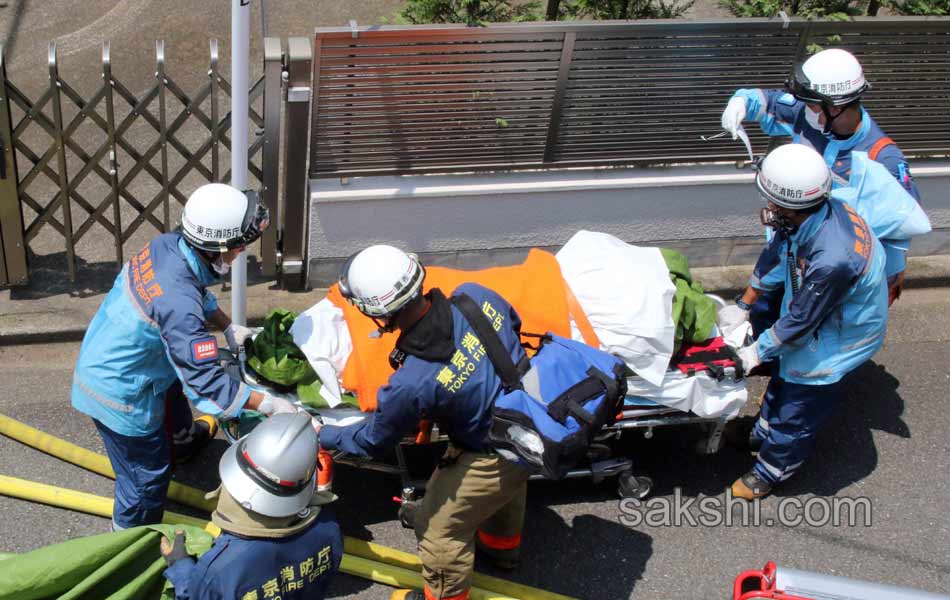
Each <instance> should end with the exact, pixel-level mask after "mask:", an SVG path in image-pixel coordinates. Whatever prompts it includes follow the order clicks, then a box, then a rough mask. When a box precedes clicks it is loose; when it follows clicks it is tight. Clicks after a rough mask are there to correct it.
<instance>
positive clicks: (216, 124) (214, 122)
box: [208, 39, 221, 183]
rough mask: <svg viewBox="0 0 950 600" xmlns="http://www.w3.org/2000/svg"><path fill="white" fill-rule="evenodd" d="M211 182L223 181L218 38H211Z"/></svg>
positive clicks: (209, 71)
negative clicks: (219, 154)
mask: <svg viewBox="0 0 950 600" xmlns="http://www.w3.org/2000/svg"><path fill="white" fill-rule="evenodd" d="M208 76H209V77H210V78H211V182H212V183H218V182H219V181H221V171H220V169H221V165H220V164H219V163H220V159H219V157H218V153H219V152H220V144H221V114H220V113H219V112H218V93H219V91H220V90H221V76H220V74H219V73H218V40H217V39H212V40H211V68H210V69H208Z"/></svg>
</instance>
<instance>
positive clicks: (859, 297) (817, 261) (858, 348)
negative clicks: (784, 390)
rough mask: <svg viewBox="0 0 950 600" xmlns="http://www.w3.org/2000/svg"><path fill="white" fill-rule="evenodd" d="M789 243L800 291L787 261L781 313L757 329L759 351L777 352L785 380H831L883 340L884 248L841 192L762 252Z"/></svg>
mask: <svg viewBox="0 0 950 600" xmlns="http://www.w3.org/2000/svg"><path fill="white" fill-rule="evenodd" d="M787 244H791V250H792V252H793V256H794V257H795V258H796V259H797V260H796V266H795V269H796V275H797V277H798V280H799V285H798V291H797V292H795V291H793V286H792V282H791V270H790V269H785V271H786V276H785V292H784V297H783V298H782V308H781V313H780V317H779V319H778V321H776V322H775V324H774V325H773V326H772V327H771V328H769V329H768V330H766V331H765V332H764V333H762V335H760V336H759V339H758V345H759V356H760V357H761V358H762V359H763V360H768V359H770V358H776V357H778V358H780V359H781V360H780V361H779V369H780V374H781V376H782V378H784V379H785V380H786V381H791V382H793V383H800V384H806V385H807V384H811V385H822V384H829V383H834V382H836V381H838V380H840V379H841V378H842V377H844V376H845V375H846V374H847V373H848V372H850V371H851V370H853V369H854V368H856V367H857V366H859V365H860V364H862V363H863V362H865V361H866V360H868V359H870V358H871V357H872V356H873V355H874V353H875V352H877V350H878V349H879V348H880V347H881V344H883V343H884V336H885V333H886V330H887V286H886V285H885V278H884V252H883V248H882V246H881V243H880V242H879V241H878V240H877V238H876V237H875V236H874V234H873V233H872V232H871V229H870V227H868V225H867V223H865V221H864V219H862V218H861V217H860V216H859V215H858V214H857V213H856V212H855V211H854V209H852V208H851V207H850V206H848V205H847V204H845V203H843V202H839V201H837V200H829V201H828V202H826V203H825V204H824V205H823V206H822V207H821V208H820V209H819V210H818V211H817V212H816V213H814V214H812V215H811V216H809V217H808V219H807V220H806V221H805V222H804V223H803V224H802V225H801V227H799V229H798V231H797V232H796V233H795V234H793V235H791V236H787V237H786V236H780V235H776V236H774V237H773V238H772V240H771V241H770V242H769V245H768V246H767V247H766V248H765V250H764V251H763V252H762V257H760V260H762V259H764V260H772V258H773V257H774V255H776V254H784V253H785V252H786V248H787Z"/></svg>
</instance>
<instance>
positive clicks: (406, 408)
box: [320, 283, 525, 456]
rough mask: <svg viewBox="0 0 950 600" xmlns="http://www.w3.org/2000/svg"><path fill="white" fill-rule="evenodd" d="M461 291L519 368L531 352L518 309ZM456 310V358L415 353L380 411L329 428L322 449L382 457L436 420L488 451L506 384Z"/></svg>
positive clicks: (481, 290)
mask: <svg viewBox="0 0 950 600" xmlns="http://www.w3.org/2000/svg"><path fill="white" fill-rule="evenodd" d="M456 293H457V294H460V293H465V294H468V296H470V297H471V298H472V300H474V301H475V304H477V305H478V306H479V307H481V309H482V312H484V313H485V314H486V315H487V316H488V318H489V319H490V320H491V321H492V323H493V326H494V328H495V330H496V331H497V332H498V335H499V337H501V341H502V343H503V344H504V345H505V348H507V349H508V351H509V352H510V353H511V358H512V360H513V361H514V362H515V364H517V363H518V361H520V360H521V359H522V357H524V355H525V354H524V349H523V348H522V347H521V339H520V330H521V318H520V317H519V316H518V313H516V312H515V309H514V308H512V306H511V305H510V304H508V302H507V301H506V300H504V299H503V298H502V297H501V296H499V295H498V294H496V293H495V292H493V291H491V290H489V289H488V288H485V287H483V286H480V285H477V284H474V283H466V284H463V285H461V286H459V287H458V289H457V290H456ZM451 311H452V337H453V340H454V344H455V353H454V354H453V355H452V357H451V359H449V360H447V361H442V362H439V361H428V360H424V359H421V358H419V357H417V356H412V355H409V356H408V357H407V358H406V360H405V362H404V363H403V365H402V367H400V368H399V370H397V371H396V372H395V373H393V374H392V376H391V377H390V378H389V382H388V383H387V385H385V386H383V387H382V388H380V390H379V394H378V395H377V408H376V412H375V413H373V414H372V415H370V416H369V418H367V419H366V420H365V421H363V422H361V423H357V424H354V425H350V426H346V427H335V426H329V425H327V426H325V427H323V428H322V429H321V430H320V444H321V446H322V447H324V448H327V449H340V450H343V451H344V452H347V453H349V454H357V455H363V456H378V455H380V454H383V453H385V452H387V451H390V450H391V449H392V447H393V445H394V444H395V443H396V442H397V441H398V440H399V439H400V438H402V437H403V436H404V435H406V434H407V433H409V432H410V431H411V430H412V428H413V427H414V426H415V425H416V424H417V423H418V422H419V420H420V419H431V420H434V421H435V422H436V423H438V425H439V430H440V431H442V432H443V433H445V434H447V435H448V436H449V438H450V439H451V440H452V442H453V443H454V444H455V445H457V446H459V447H460V448H464V449H467V450H472V451H476V452H483V451H485V450H486V449H487V446H486V440H487V437H488V430H489V427H490V426H491V409H492V404H493V403H494V401H495V398H496V397H497V396H498V393H499V392H500V390H501V380H500V379H499V378H498V375H497V374H496V373H495V368H494V367H493V366H492V364H491V361H490V360H489V359H488V356H487V355H486V354H485V347H484V346H483V345H482V343H481V342H480V341H479V339H478V337H477V336H476V335H475V332H474V331H473V330H472V328H471V327H470V326H469V324H468V322H467V321H466V320H465V317H464V316H463V315H462V313H461V312H460V311H459V310H458V309H457V308H456V307H455V306H454V305H453V306H451Z"/></svg>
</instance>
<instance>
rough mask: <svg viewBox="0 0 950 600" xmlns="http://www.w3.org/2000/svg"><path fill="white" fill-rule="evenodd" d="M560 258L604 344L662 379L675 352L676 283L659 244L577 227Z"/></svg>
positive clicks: (649, 377)
mask: <svg viewBox="0 0 950 600" xmlns="http://www.w3.org/2000/svg"><path fill="white" fill-rule="evenodd" d="M557 261H558V264H560V266H561V274H562V275H563V276H564V280H565V281H566V282H567V284H568V285H569V286H571V290H572V291H573V292H574V296H575V297H576V298H577V301H578V303H579V304H580V305H581V308H582V309H583V310H584V313H586V315H587V320H588V321H590V324H591V327H593V329H594V333H596V334H597V337H598V338H599V339H600V343H601V348H602V349H604V350H606V351H607V352H610V353H611V354H615V355H617V356H619V357H620V358H622V359H623V360H624V362H626V363H627V365H629V366H630V368H631V369H633V371H634V372H635V373H636V374H637V375H639V376H640V377H642V378H643V379H645V380H646V381H648V382H650V383H651V384H653V385H660V383H661V382H662V381H663V378H664V376H665V374H666V368H667V366H668V365H669V364H670V357H671V356H672V354H673V338H674V335H675V333H676V327H675V325H674V323H673V296H674V295H675V293H676V286H674V285H673V282H672V281H671V280H670V271H669V269H668V268H667V266H666V261H665V260H663V255H662V254H661V253H660V250H659V248H641V247H638V246H633V245H630V244H627V243H626V242H623V241H622V240H619V239H617V238H615V237H614V236H612V235H609V234H606V233H597V232H593V231H578V232H577V233H576V234H574V236H573V237H572V238H571V239H570V240H568V242H567V243H566V244H565V245H564V247H563V248H561V250H560V251H559V252H558V253H557ZM571 330H572V331H571V333H572V337H573V338H574V339H575V340H581V341H583V339H582V337H581V335H580V331H579V330H577V329H576V326H573V324H572V327H571Z"/></svg>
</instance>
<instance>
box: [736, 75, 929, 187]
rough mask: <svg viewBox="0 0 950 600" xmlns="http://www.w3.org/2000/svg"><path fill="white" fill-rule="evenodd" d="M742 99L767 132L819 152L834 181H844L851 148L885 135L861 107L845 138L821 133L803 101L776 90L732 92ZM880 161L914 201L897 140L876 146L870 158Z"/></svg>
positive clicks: (867, 146)
mask: <svg viewBox="0 0 950 600" xmlns="http://www.w3.org/2000/svg"><path fill="white" fill-rule="evenodd" d="M734 95H735V96H739V97H741V98H743V99H745V102H746V118H748V119H752V120H754V121H757V122H758V123H759V126H760V127H761V128H762V131H763V132H765V133H766V134H768V135H777V136H786V135H788V136H791V137H792V141H793V142H794V143H796V144H805V145H807V146H810V147H811V148H813V149H815V150H816V151H817V152H818V153H819V154H821V155H822V156H823V157H824V159H825V163H826V164H827V165H828V168H830V169H831V172H832V179H833V181H834V182H835V183H836V184H838V185H847V184H848V180H849V179H850V176H851V151H852V150H858V151H861V152H870V151H871V148H873V147H874V144H876V143H877V142H878V140H880V139H882V138H885V137H887V136H886V135H885V134H884V132H883V131H881V128H880V127H878V125H877V123H875V122H874V120H873V119H872V118H871V116H870V115H869V114H868V113H867V111H866V110H864V108H862V109H861V127H860V128H858V130H857V131H856V132H855V133H854V135H852V136H851V137H849V138H847V139H838V138H836V137H835V136H833V135H830V134H829V135H825V134H824V133H822V132H821V131H818V130H817V129H815V128H813V127H812V126H811V125H809V124H808V122H807V121H806V120H805V111H806V110H808V109H807V108H806V107H805V103H804V102H801V101H799V100H796V99H795V97H794V96H792V95H791V94H789V93H786V92H783V91H780V90H760V89H741V90H737V91H736V93H735V94H734ZM874 160H876V161H877V162H879V163H881V164H882V165H884V166H885V167H887V170H888V171H890V173H891V175H893V176H894V178H895V179H897V181H898V182H900V184H901V185H902V186H904V189H906V190H907V191H908V192H909V193H910V194H911V195H912V196H913V197H914V199H916V200H917V201H918V202H919V201H920V192H919V191H918V190H917V184H915V183H914V179H913V177H912V176H911V174H910V167H909V166H908V165H907V160H906V159H905V158H904V154H903V153H902V152H901V151H900V148H898V147H897V144H888V145H886V146H884V147H883V148H881V149H880V151H879V152H878V154H877V157H876V158H875V159H874Z"/></svg>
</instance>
